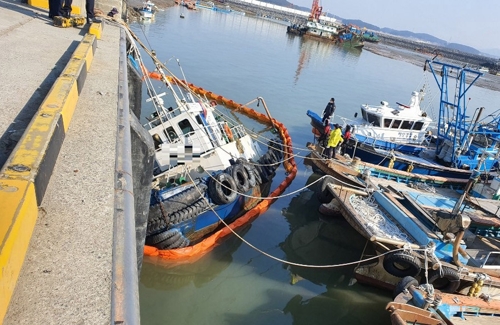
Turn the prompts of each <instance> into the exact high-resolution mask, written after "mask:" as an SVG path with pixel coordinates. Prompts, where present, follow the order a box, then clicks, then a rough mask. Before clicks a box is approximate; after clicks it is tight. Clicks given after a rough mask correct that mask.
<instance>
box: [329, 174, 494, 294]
mask: <svg viewBox="0 0 500 325" xmlns="http://www.w3.org/2000/svg"><path fill="white" fill-rule="evenodd" d="M471 184H472V182H471V183H470V185H471ZM389 189H390V188H385V189H384V190H379V189H377V190H375V191H374V192H373V193H371V194H365V195H364V196H365V197H369V199H368V200H367V199H364V198H363V195H359V194H357V193H354V192H353V191H351V190H350V189H349V188H348V187H339V186H332V185H329V190H330V191H331V193H332V194H333V197H334V199H335V200H336V201H337V205H338V206H339V208H340V211H341V213H342V215H343V216H344V217H345V219H346V220H347V221H348V222H349V224H351V226H352V227H353V228H354V229H356V230H357V231H358V232H359V233H360V234H361V235H363V236H364V237H365V238H366V239H367V240H368V241H370V242H372V243H373V245H374V248H375V250H376V251H377V252H378V253H379V254H381V255H380V257H379V259H378V261H376V262H375V263H373V264H369V265H362V266H359V267H357V268H356V269H355V274H356V279H358V281H360V282H363V283H368V284H372V285H376V286H380V287H382V288H387V289H392V288H393V287H394V285H395V284H396V283H397V282H398V281H399V280H400V279H401V278H403V277H406V276H412V277H416V278H418V279H419V280H420V283H429V284H433V285H434V287H435V288H437V289H439V290H441V291H443V292H449V293H455V292H458V293H462V294H467V293H468V292H470V290H471V288H475V287H477V286H478V283H479V281H480V283H481V287H483V285H484V290H483V292H485V293H487V294H489V295H490V296H492V297H493V296H495V295H497V294H498V293H500V246H499V245H498V244H499V243H500V242H498V241H497V245H491V241H490V242H489V245H486V244H485V241H484V240H483V237H482V236H480V235H478V234H479V232H478V229H480V228H481V225H482V226H483V227H484V226H487V227H489V228H490V229H491V228H492V227H496V229H498V230H500V227H499V226H500V222H498V221H496V220H497V217H495V216H494V215H493V214H492V212H491V211H487V210H485V209H483V208H482V207H481V206H475V205H474V206H472V205H471V203H470V202H468V203H467V206H468V208H466V207H465V206H464V205H463V198H464V196H462V197H460V198H459V199H456V200H454V201H453V200H451V199H450V198H448V197H444V196H439V195H436V194H430V193H428V195H427V197H429V199H428V200H429V201H430V202H434V204H435V205H434V207H431V206H423V205H422V204H420V203H419V202H420V201H422V200H424V199H423V197H425V193H423V192H419V191H417V190H414V189H412V190H411V191H410V190H408V191H406V192H402V191H398V190H394V189H392V191H389ZM468 189H470V186H469V187H468ZM465 192H467V189H466V191H465ZM411 193H413V194H411ZM450 202H453V204H454V205H452V206H451V207H450V204H451V203H450ZM436 206H437V207H440V208H437V207H436ZM444 207H447V209H445V208H444ZM495 222H496V223H495ZM495 225H496V226H495ZM466 229H470V230H469V231H466ZM493 236H495V235H493ZM478 292H479V291H478ZM495 297H496V298H494V299H500V295H498V296H495Z"/></svg>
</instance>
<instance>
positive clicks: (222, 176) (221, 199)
mask: <svg viewBox="0 0 500 325" xmlns="http://www.w3.org/2000/svg"><path fill="white" fill-rule="evenodd" d="M237 191H238V189H237V187H236V182H235V181H234V179H233V178H232V177H231V175H229V174H226V173H219V174H217V175H215V176H214V177H213V179H210V182H209V183H208V194H209V196H210V198H211V199H212V202H214V203H215V204H217V205H223V204H228V203H231V202H233V201H234V200H235V199H236V197H237Z"/></svg>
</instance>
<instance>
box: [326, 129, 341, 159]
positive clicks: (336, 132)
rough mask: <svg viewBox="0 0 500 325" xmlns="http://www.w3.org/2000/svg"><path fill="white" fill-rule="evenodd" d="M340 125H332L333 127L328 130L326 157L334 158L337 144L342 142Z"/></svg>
mask: <svg viewBox="0 0 500 325" xmlns="http://www.w3.org/2000/svg"><path fill="white" fill-rule="evenodd" d="M343 141H344V140H343V139H342V127H341V126H340V125H338V124H335V125H334V129H333V130H332V132H330V137H329V138H328V148H327V149H328V159H331V158H335V151H336V150H337V146H338V145H339V144H340V143H342V142H343Z"/></svg>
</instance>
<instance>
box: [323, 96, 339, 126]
mask: <svg viewBox="0 0 500 325" xmlns="http://www.w3.org/2000/svg"><path fill="white" fill-rule="evenodd" d="M335 108H336V106H335V98H331V99H330V101H329V102H328V104H327V105H326V107H325V109H324V110H323V118H322V119H321V122H323V123H325V120H326V119H330V118H331V117H332V114H333V113H334V112H335Z"/></svg>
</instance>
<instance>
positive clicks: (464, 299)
mask: <svg viewBox="0 0 500 325" xmlns="http://www.w3.org/2000/svg"><path fill="white" fill-rule="evenodd" d="M473 291H475V289H474V290H473ZM393 296H394V301H392V302H389V303H388V304H387V306H386V310H387V311H388V312H390V313H391V324H393V325H401V324H421V325H445V324H477V325H480V324H481V325H488V324H493V323H498V322H499V321H500V301H498V300H491V299H487V298H486V296H485V295H483V296H481V297H478V296H476V295H475V293H474V292H472V293H471V294H470V295H468V296H459V297H457V296H456V295H453V294H447V293H443V292H440V291H434V290H432V289H431V288H430V287H428V286H419V285H418V281H417V280H416V279H415V278H412V277H405V278H403V279H402V280H401V281H400V282H399V283H398V284H397V285H396V287H395V290H394V295H393Z"/></svg>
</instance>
